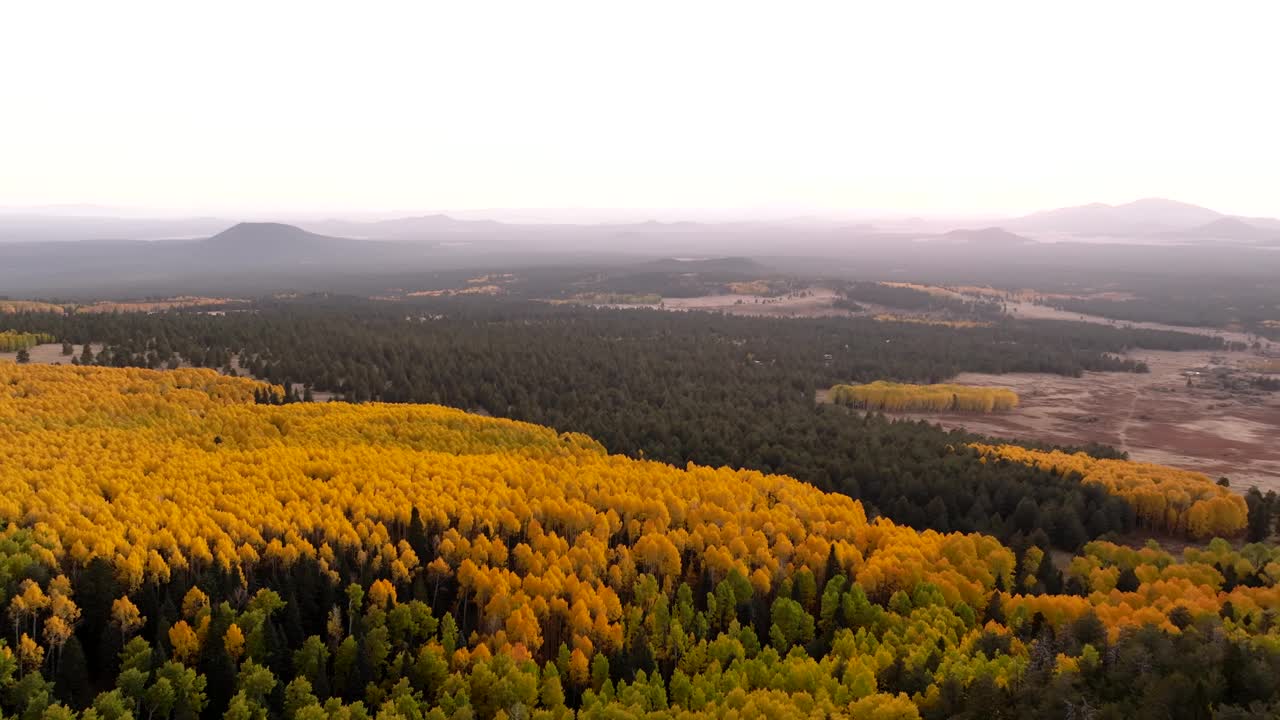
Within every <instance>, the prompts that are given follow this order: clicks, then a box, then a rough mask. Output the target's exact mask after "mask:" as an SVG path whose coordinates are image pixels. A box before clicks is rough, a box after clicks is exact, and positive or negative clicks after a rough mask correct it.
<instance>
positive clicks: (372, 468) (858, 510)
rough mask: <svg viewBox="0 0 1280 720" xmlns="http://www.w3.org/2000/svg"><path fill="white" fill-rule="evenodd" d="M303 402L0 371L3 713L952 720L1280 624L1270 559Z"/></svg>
mask: <svg viewBox="0 0 1280 720" xmlns="http://www.w3.org/2000/svg"><path fill="white" fill-rule="evenodd" d="M281 395H282V390H281V389H280V388H279V387H272V386H267V385H263V384H260V383H256V382H253V381H249V380H245V379H240V378H233V377H224V376H221V375H218V374H216V373H213V372H211V371H208V370H175V371H169V372H161V371H152V370H141V369H109V368H101V367H73V366H37V367H32V366H19V365H14V364H6V365H0V453H2V454H3V455H2V457H3V458H4V461H3V464H0V527H3V530H0V589H3V593H4V594H3V595H0V609H3V611H4V612H3V616H4V619H5V621H6V623H7V624H6V625H5V626H4V627H5V630H6V632H4V633H2V634H0V638H3V639H0V690H3V691H4V692H3V693H0V696H2V697H3V698H4V699H0V702H3V703H5V705H4V707H5V712H6V717H9V716H10V714H9V713H12V715H13V716H22V717H28V716H30V717H53V718H59V717H75V716H77V715H76V712H75V711H73V710H71V709H68V708H67V707H65V706H63V705H61V704H59V703H58V702H55V701H54V700H53V698H54V697H55V693H72V690H67V689H65V688H68V687H77V686H74V685H72V686H68V685H66V684H65V683H68V682H71V681H70V680H68V679H67V677H68V676H73V675H74V674H75V673H76V672H82V673H84V672H87V671H86V670H85V667H104V668H105V667H112V668H119V670H118V671H116V670H112V672H118V676H117V678H116V679H115V680H114V681H113V682H111V683H108V684H107V685H106V686H105V687H104V688H102V689H101V692H100V693H99V694H98V695H96V696H89V697H86V698H85V699H84V702H85V704H86V706H90V707H89V709H87V710H84V711H83V714H82V716H83V717H86V718H88V717H104V716H108V715H109V716H112V717H137V716H139V715H141V714H145V715H149V716H151V717H170V716H172V717H184V718H195V717H198V716H200V715H201V714H202V713H204V712H206V711H208V710H209V709H210V707H211V706H210V704H209V703H210V702H211V698H216V697H225V698H229V700H227V706H226V707H225V713H226V715H227V716H228V717H265V713H266V708H267V707H269V706H270V704H271V702H272V701H271V700H270V697H271V695H272V693H273V692H275V693H277V694H278V695H279V697H282V698H283V703H284V707H285V708H286V716H287V717H291V718H316V719H319V718H368V717H375V716H376V717H378V718H400V717H403V718H432V719H433V720H439V719H442V718H454V717H456V718H484V719H485V720H489V719H491V718H515V717H531V718H543V719H551V718H571V717H580V718H605V717H608V718H614V717H619V718H661V717H676V718H689V719H695V718H755V717H771V718H811V717H830V718H856V719H862V718H883V719H885V720H895V719H900V718H901V719H909V718H921V717H925V718H932V717H945V716H946V715H947V714H948V713H949V711H948V708H949V707H952V706H953V705H952V704H953V703H954V702H956V701H955V699H954V698H953V697H952V695H953V694H955V693H960V694H966V693H971V692H975V693H976V692H991V693H996V694H1001V693H1015V692H1019V688H1023V687H1026V686H1027V682H1028V680H1027V678H1030V677H1037V678H1040V677H1043V678H1046V679H1047V681H1050V682H1052V683H1062V684H1071V683H1079V682H1084V681H1085V679H1086V678H1088V677H1090V673H1093V672H1094V671H1095V670H1096V669H1097V667H1099V664H1100V663H1102V662H1103V660H1102V659H1101V658H1102V655H1103V654H1104V653H1105V651H1106V650H1107V648H1108V647H1115V644H1116V643H1123V642H1126V641H1127V640H1126V639H1127V638H1130V637H1131V634H1132V633H1134V632H1137V631H1139V630H1141V629H1143V628H1146V627H1156V628H1160V629H1162V630H1164V631H1167V632H1169V633H1172V634H1173V635H1174V636H1177V635H1178V634H1180V633H1183V632H1184V631H1185V630H1186V629H1187V628H1192V627H1195V626H1196V624H1197V623H1201V624H1203V623H1221V625H1220V626H1218V627H1220V629H1219V630H1218V631H1216V632H1220V633H1221V637H1222V638H1225V639H1226V640H1225V641H1229V642H1232V643H1239V644H1240V645H1241V646H1242V647H1255V646H1256V647H1271V646H1274V645H1275V644H1277V643H1280V630H1278V629H1277V627H1276V624H1275V623H1274V622H1271V620H1270V618H1271V617H1272V616H1273V615H1274V613H1275V612H1276V611H1277V610H1278V609H1280V589H1278V586H1277V583H1278V582H1280V556H1277V555H1276V551H1275V550H1274V549H1267V548H1266V547H1264V546H1253V545H1251V546H1246V547H1244V548H1243V549H1241V550H1235V549H1232V547H1231V546H1230V545H1228V544H1227V543H1225V542H1223V541H1215V542H1214V543H1210V544H1209V545H1208V546H1207V547H1206V548H1204V549H1194V548H1192V549H1188V550H1187V551H1186V552H1185V553H1184V554H1183V556H1182V557H1181V558H1177V557H1174V556H1173V555H1171V554H1169V553H1166V552H1164V551H1163V550H1160V549H1158V548H1156V547H1152V548H1147V549H1144V550H1137V551H1135V550H1130V549H1127V548H1122V547H1120V546H1115V545H1111V544H1108V543H1101V542H1094V543H1091V544H1089V545H1088V546H1086V547H1085V549H1084V551H1083V553H1082V554H1081V555H1080V556H1078V557H1076V558H1074V559H1073V560H1072V561H1071V563H1070V568H1069V570H1068V571H1067V573H1066V575H1067V576H1068V578H1069V582H1070V583H1071V584H1072V590H1071V591H1070V592H1067V591H1065V590H1063V591H1061V592H1057V591H1050V590H1049V589H1048V588H1047V587H1046V586H1045V584H1044V583H1045V580H1044V577H1045V569H1044V568H1045V563H1046V562H1047V557H1046V552H1045V551H1044V550H1043V549H1041V548H1038V547H1034V546H1032V547H1029V548H1022V549H1019V550H1018V551H1016V552H1015V550H1014V549H1011V548H1009V547H1005V546H1003V545H1001V544H1000V543H999V542H998V541H997V540H995V539H994V538H992V537H990V536H986V535H981V534H962V533H946V534H943V533H938V532H935V531H932V530H927V531H917V530H914V529H911V528H908V527H904V526H900V525H897V524H894V523H893V522H891V521H889V520H887V519H884V518H882V517H881V518H876V519H869V518H868V516H867V512H866V510H865V509H864V507H863V505H862V504H861V503H860V502H858V501H857V500H854V499H851V498H850V497H848V496H845V495H837V494H829V493H824V492H822V491H821V490H818V489H817V488H815V487H813V486H811V485H807V484H803V483H800V482H798V481H796V480H793V479H791V478H788V477H785V476H780V475H767V474H762V473H760V472H756V471H745V470H733V469H729V468H710V467H701V466H697V465H693V464H688V465H686V466H684V467H674V466H671V465H667V464H662V463H656V462H649V461H643V460H635V459H629V458H626V457H623V456H618V455H610V454H608V453H606V452H605V451H604V449H603V448H602V447H601V446H600V445H599V444H598V443H596V442H595V441H593V440H591V439H590V438H588V437H586V436H583V435H577V434H572V433H559V432H556V431H555V430H552V429H550V428H546V427H541V426H537V425H530V424H526V423H520V422H514V421H509V420H500V419H492V418H487V417H481V416H478V415H472V414H467V413H464V412H461V411H458V410H452V409H447V408H444V407H440V406H432V405H390V404H378V403H370V404H361V405H351V404H346V403H325V404H316V403H299V404H289V405H277V404H273V403H274V401H276V400H278V399H279V398H280V397H281ZM989 452H991V453H993V454H994V453H996V452H999V453H1001V454H1002V455H1001V456H1002V457H1003V453H1006V452H1008V451H1006V450H1003V449H990V451H989ZM1009 459H1010V460H1011V461H1017V456H1014V455H1012V454H1010V456H1009ZM1190 512H1191V511H1190V509H1189V510H1188V513H1190ZM1188 522H1190V521H1188ZM1197 527H1198V526H1197ZM1225 568H1230V570H1225ZM1228 575H1230V577H1228ZM1241 578H1248V579H1249V580H1248V583H1244V582H1242V581H1240V579H1241ZM1055 638H1058V639H1055ZM1065 638H1070V640H1069V641H1068V640H1066V639H1065ZM1046 653H1047V654H1046ZM86 658H88V659H86ZM1046 663H1047V664H1046ZM76 668H80V669H79V670H78V671H77V670H76ZM85 686H86V687H87V683H86V684H85ZM1033 686H1034V685H1033ZM886 687H894V688H897V690H896V691H885V688H886ZM904 687H905V688H910V689H911V691H910V692H907V691H906V690H904V689H902V688H904ZM58 688H63V690H59V689H58ZM215 689H216V690H215ZM14 698H17V700H15V699H14ZM222 710H223V709H222V708H219V711H220V712H221V711H222Z"/></svg>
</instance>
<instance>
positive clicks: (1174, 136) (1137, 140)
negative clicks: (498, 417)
mask: <svg viewBox="0 0 1280 720" xmlns="http://www.w3.org/2000/svg"><path fill="white" fill-rule="evenodd" d="M1278 25H1280V3H1275V2H1273V1H1264V2H1227V1H1224V2H1218V3H1206V2H1178V1H1176V0H1164V1H1162V2H1145V1H1142V0H1127V1H1125V2H1114V1H1109V2H1090V1H1088V0H1086V1H1083V2H1039V1H1037V0H1017V1H1011V2H984V1H982V0H969V1H966V2H951V1H949V0H943V1H939V2H927V3H926V2H910V1H897V0H895V1H894V2H881V1H875V2H853V1H846V2H834V3H820V2H801V1H797V2H768V3H754V2H744V1H742V0H739V1H736V2H713V1H703V2H691V1H689V0H685V1H684V2H661V1H655V0H647V1H646V2H635V3H617V2H601V1H598V0H597V1H594V2H555V1H554V0H541V1H539V2H511V3H489V2H456V1H455V2H440V3H435V2H406V3H392V2H365V3H350V2H346V3H326V2H315V1H312V2H300V3H293V2H283V1H272V2H261V1H258V2H237V1H234V0H230V1H229V0H221V1H220V2H214V3H199V4H197V3H183V2H154V3H151V2H130V1H129V0H118V1H117V2H111V3H103V2H83V3H76V2H58V3H53V2H23V3H19V2H12V3H4V4H3V6H0V97H2V98H3V101H2V102H0V206H11V207H12V206H35V205H48V204H96V205H106V206H120V207H133V208H155V209H168V210H180V211H188V210H190V211H221V210H227V209H230V210H239V211H271V210H276V209H280V210H286V209H287V210H293V211H319V212H342V211H353V212H354V211H360V210H369V211H377V210H389V209H406V210H408V209H413V210H427V209H432V210H449V209H455V210H461V209H478V208H744V209H748V210H750V209H756V210H760V211H765V210H774V211H776V210H780V209H781V210H795V211H797V212H800V211H813V212H822V211H833V212H834V211H853V210H863V211H878V212H902V213H923V214H927V213H968V214H982V213H1014V212H1026V211H1031V210H1036V209H1042V208H1048V207H1058V206H1064V205H1074V204H1082V203H1087V202H1094V201H1101V202H1116V203H1118V202H1126V201H1129V200H1133V199H1136V198H1139V197H1155V196H1159V197H1170V198H1175V199H1179V200H1184V201H1187V202H1194V203H1198V204H1202V205H1207V206H1209V207H1213V208H1214V209H1217V210H1221V211H1224V212H1232V213H1240V214H1253V215H1280V195H1278V194H1277V193H1276V188H1278V187H1280V141H1278V139H1277V129H1278V128H1280V93H1276V92H1275V87H1274V86H1275V77H1274V72H1275V69H1276V67H1277V65H1276V59H1275V54H1274V53H1275V50H1274V36H1273V34H1274V28H1275V27H1277V26H1278Z"/></svg>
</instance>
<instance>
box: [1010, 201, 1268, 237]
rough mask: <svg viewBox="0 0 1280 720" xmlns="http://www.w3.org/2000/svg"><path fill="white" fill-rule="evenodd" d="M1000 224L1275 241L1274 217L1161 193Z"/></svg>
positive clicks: (1052, 230)
mask: <svg viewBox="0 0 1280 720" xmlns="http://www.w3.org/2000/svg"><path fill="white" fill-rule="evenodd" d="M1002 225H1003V226H1004V227H1006V228H1009V229H1010V230H1014V231H1016V232H1047V233H1068V234H1072V235H1092V236H1106V237H1116V238H1137V237H1147V236H1158V237H1159V238H1162V239H1166V240H1183V241H1195V240H1197V239H1200V240H1216V241H1234V242H1244V243H1271V242H1278V241H1280V220H1275V219H1272V218H1240V217H1233V216H1230V215H1226V214H1223V213H1220V212H1218V211H1216V210H1211V209H1209V208H1206V207H1200V206H1199V205H1191V204H1189V203H1184V202H1178V201H1176V200H1166V199H1163V198H1146V199H1143V200H1135V201H1133V202H1131V203H1125V204H1123V205H1105V204H1103V203H1093V204H1091V205H1080V206H1077V207H1068V208H1059V209H1056V210H1043V211H1041V212H1037V213H1032V214H1030V215H1025V216H1023V217H1020V218H1013V219H1011V220H1008V221H1006V222H1004V223H1002Z"/></svg>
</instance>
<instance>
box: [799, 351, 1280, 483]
mask: <svg viewBox="0 0 1280 720" xmlns="http://www.w3.org/2000/svg"><path fill="white" fill-rule="evenodd" d="M1134 357H1135V358H1138V359H1141V360H1144V361H1146V362H1147V364H1148V365H1149V366H1150V367H1151V372H1150V373H1149V374H1128V373H1086V374H1085V375H1084V376H1083V377H1080V378H1068V377H1062V376H1058V375H1045V374H1039V373H1017V374H1009V375H987V374H981V373H963V374H961V375H959V376H957V377H956V378H954V379H953V380H952V381H953V382H956V383H960V384H966V385H986V386H999V387H1008V388H1012V389H1013V390H1015V391H1016V392H1017V393H1018V395H1019V396H1020V398H1021V404H1020V406H1019V407H1018V409H1017V410H1014V411H1012V412H1008V413H1000V414H991V415H972V414H963V413H941V414H929V415H920V414H912V415H911V417H917V418H924V419H928V420H930V421H933V422H937V423H939V424H941V425H943V426H945V427H956V428H965V429H968V430H970V431H973V432H978V433H983V434H988V435H992V436H994V437H998V438H1010V439H1017V440H1039V441H1045V442H1052V443H1060V444H1081V443H1086V442H1100V443H1105V444H1108V445H1112V446H1115V447H1117V448H1120V449H1122V450H1125V451H1127V452H1128V453H1129V456H1130V458H1131V459H1133V460H1140V461H1144V462H1155V463H1161V464H1164V465H1171V466H1174V467H1180V468H1186V469H1188V470H1197V471H1200V472H1203V473H1206V474H1208V475H1210V476H1211V477H1215V478H1217V477H1221V476H1225V477H1227V478H1229V479H1230V480H1231V485H1232V487H1233V488H1234V489H1236V490H1238V491H1240V492H1243V491H1244V490H1247V489H1248V488H1249V486H1250V485H1257V486H1258V487H1259V488H1262V489H1264V490H1265V489H1274V490H1277V491H1280V442H1277V440H1278V439H1280V394H1275V393H1273V394H1266V393H1252V392H1235V393H1230V392H1226V391H1223V390H1221V389H1218V388H1217V387H1216V384H1215V383H1214V381H1212V380H1210V379H1208V378H1207V377H1206V376H1198V377H1195V378H1193V383H1194V384H1195V385H1196V387H1191V388H1189V387H1187V376H1185V375H1184V374H1183V373H1184V372H1185V371H1192V370H1198V369H1204V368H1213V367H1243V366H1245V365H1246V364H1247V363H1249V362H1250V361H1253V360H1255V359H1256V358H1254V356H1252V355H1250V354H1248V353H1242V352H1241V353H1209V352H1154V351H1152V352H1139V353H1135V354H1134ZM820 399H822V398H820Z"/></svg>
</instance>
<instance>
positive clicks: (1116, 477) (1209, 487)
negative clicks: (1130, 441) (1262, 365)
mask: <svg viewBox="0 0 1280 720" xmlns="http://www.w3.org/2000/svg"><path fill="white" fill-rule="evenodd" d="M973 447H974V448H975V449H977V450H978V451H979V452H981V453H984V454H985V455H987V456H988V457H989V458H997V459H1000V460H1007V461H1011V462H1020V463H1025V464H1027V465H1033V466H1036V467H1039V468H1041V469H1044V470H1049V471H1051V472H1054V473H1057V474H1059V475H1063V476H1075V477H1078V478H1079V479H1080V481H1081V482H1085V483H1094V484H1097V485H1101V486H1102V487H1105V488H1106V489H1107V491H1108V492H1110V493H1112V494H1114V495H1117V496H1119V497H1121V498H1123V499H1124V500H1125V501H1126V502H1128V503H1129V505H1130V506H1131V507H1132V508H1133V509H1134V511H1135V512H1136V513H1137V516H1138V519H1139V521H1140V522H1141V523H1142V525H1144V526H1145V527H1147V528H1148V529H1150V530H1154V531H1158V532H1164V533H1170V534H1174V535H1185V536H1188V537H1192V538H1197V539H1206V538H1211V537H1215V536H1232V535H1238V534H1240V533H1241V532H1243V531H1244V529H1245V526H1246V525H1247V523H1248V521H1249V508H1248V506H1247V505H1246V504H1245V501H1244V498H1242V497H1240V496H1239V495H1237V494H1235V493H1233V492H1231V491H1230V490H1228V489H1227V488H1224V487H1222V486H1220V485H1218V484H1217V483H1215V482H1213V480H1211V479H1210V478H1209V476H1207V475H1205V474H1203V473H1198V472H1193V471H1190V470H1179V469H1177V468H1171V467H1167V466H1164V465H1156V464H1153V463H1141V462H1133V461H1130V460H1115V459H1100V458H1095V457H1091V456H1089V455H1086V454H1085V453H1065V452H1062V451H1060V450H1052V451H1042V450H1029V449H1027V448H1024V447H1019V446H1017V445H999V446H995V445H983V444H980V443H975V444H974V445H973Z"/></svg>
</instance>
